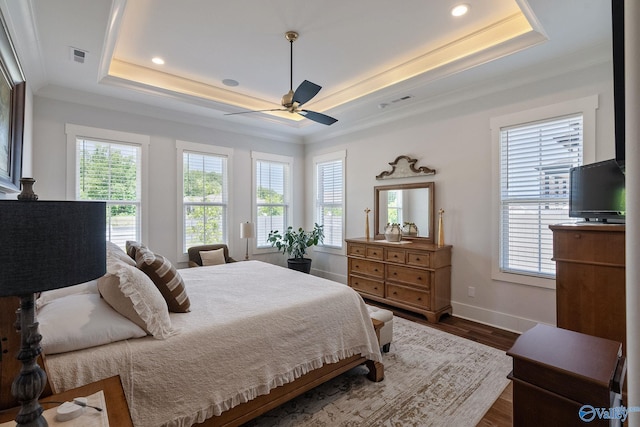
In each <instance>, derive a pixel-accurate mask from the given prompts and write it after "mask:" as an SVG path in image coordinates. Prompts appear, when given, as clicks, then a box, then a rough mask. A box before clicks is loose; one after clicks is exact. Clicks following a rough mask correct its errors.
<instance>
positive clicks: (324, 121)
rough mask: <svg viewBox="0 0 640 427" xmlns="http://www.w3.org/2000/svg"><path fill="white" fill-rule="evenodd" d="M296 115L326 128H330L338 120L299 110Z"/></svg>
mask: <svg viewBox="0 0 640 427" xmlns="http://www.w3.org/2000/svg"><path fill="white" fill-rule="evenodd" d="M298 114H300V115H301V116H304V117H306V118H307V119H309V120H313V121H314V122H318V123H321V124H323V125H327V126H331V125H332V124H334V123H335V122H337V121H338V119H334V118H333V117H331V116H327V115H326V114H322V113H316V112H315V111H308V110H300V111H298Z"/></svg>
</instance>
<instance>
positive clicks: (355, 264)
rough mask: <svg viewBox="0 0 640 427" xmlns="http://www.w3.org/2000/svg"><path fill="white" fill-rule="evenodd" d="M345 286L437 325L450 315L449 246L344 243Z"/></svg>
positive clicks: (414, 242)
mask: <svg viewBox="0 0 640 427" xmlns="http://www.w3.org/2000/svg"><path fill="white" fill-rule="evenodd" d="M346 242H347V259H348V283H349V286H351V287H352V288H353V289H355V290H356V291H358V292H359V293H360V295H362V297H364V298H367V299H369V300H373V301H378V302H382V303H385V304H388V305H391V306H394V307H399V308H403V309H406V310H410V311H414V312H416V313H420V314H422V315H424V316H425V317H426V318H427V320H429V321H430V322H434V323H435V322H438V321H439V320H440V317H441V316H442V315H443V314H446V313H448V314H451V246H449V245H445V246H437V245H433V244H427V243H420V242H418V241H415V240H406V241H402V243H393V242H387V241H386V240H367V239H366V238H356V239H346Z"/></svg>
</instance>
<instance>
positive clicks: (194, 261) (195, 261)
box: [187, 243, 236, 267]
mask: <svg viewBox="0 0 640 427" xmlns="http://www.w3.org/2000/svg"><path fill="white" fill-rule="evenodd" d="M216 249H224V260H225V262H227V263H229V262H236V260H235V259H233V258H231V257H230V256H229V248H228V247H227V245H225V244H221V243H220V244H215V245H200V246H192V247H190V248H189V249H187V253H188V254H189V267H202V257H201V256H200V251H213V250H216Z"/></svg>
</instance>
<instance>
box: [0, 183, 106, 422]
mask: <svg viewBox="0 0 640 427" xmlns="http://www.w3.org/2000/svg"><path fill="white" fill-rule="evenodd" d="M23 193H24V192H23ZM23 193H21V195H23ZM19 197H20V196H19ZM36 200H37V196H35V195H34V194H32V196H30V198H27V199H26V200H0V271H2V274H0V297H7V296H17V297H19V298H20V309H19V310H18V311H17V314H18V319H17V321H16V329H17V330H18V331H19V332H20V343H21V348H20V351H19V353H18V355H17V358H18V360H20V361H21V362H22V368H21V370H20V373H19V374H18V376H17V377H16V378H15V380H14V381H13V384H12V386H11V394H12V395H13V396H14V397H15V398H16V400H17V401H18V402H20V405H21V406H20V411H19V412H18V415H17V416H16V422H17V426H19V427H26V426H29V427H33V426H38V427H42V426H44V427H46V426H47V425H48V424H47V421H46V420H45V419H44V417H43V416H42V412H43V408H42V406H40V404H39V403H38V398H39V397H40V394H41V393H42V391H43V389H44V387H45V385H46V383H47V375H46V373H45V372H44V371H43V370H42V369H41V368H40V366H39V365H38V363H37V357H38V355H40V353H41V352H42V348H41V347H40V341H41V339H42V336H41V335H40V334H39V333H38V323H37V322H36V319H35V317H36V316H35V299H36V298H35V293H36V292H42V291H48V290H51V289H58V288H64V287H67V286H71V285H76V284H79V283H83V282H87V281H89V280H92V279H95V278H98V277H100V276H102V275H104V274H105V270H106V245H105V242H106V204H105V203H104V202H72V201H36Z"/></svg>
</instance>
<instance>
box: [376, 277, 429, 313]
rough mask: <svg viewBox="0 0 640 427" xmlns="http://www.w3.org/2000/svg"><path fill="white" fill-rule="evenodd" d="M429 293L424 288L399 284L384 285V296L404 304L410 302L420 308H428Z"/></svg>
mask: <svg viewBox="0 0 640 427" xmlns="http://www.w3.org/2000/svg"><path fill="white" fill-rule="evenodd" d="M430 297H431V294H430V293H429V292H428V291H426V290H419V289H413V288H409V287H406V286H401V285H393V284H390V283H389V284H387V285H386V298H387V299H389V300H394V301H398V302H402V303H405V304H411V305H414V306H417V307H420V308H425V309H427V310H429V309H430V308H431V307H430V304H429V299H430Z"/></svg>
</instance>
